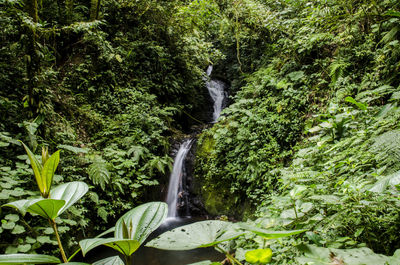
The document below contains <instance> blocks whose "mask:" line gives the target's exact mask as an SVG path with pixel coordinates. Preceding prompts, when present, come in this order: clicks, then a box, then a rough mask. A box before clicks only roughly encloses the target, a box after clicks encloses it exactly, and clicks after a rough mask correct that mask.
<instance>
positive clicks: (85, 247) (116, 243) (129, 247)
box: [79, 238, 140, 256]
mask: <svg viewBox="0 0 400 265" xmlns="http://www.w3.org/2000/svg"><path fill="white" fill-rule="evenodd" d="M79 245H80V246H81V249H82V253H83V255H84V256H85V255H86V254H87V253H88V252H89V251H90V250H92V249H94V248H96V247H98V246H100V245H105V246H108V247H111V248H113V249H115V250H117V251H119V252H120V253H122V254H124V255H125V256H130V255H132V254H133V252H135V251H136V250H137V249H138V248H139V246H140V243H139V242H138V241H136V240H130V239H121V238H90V239H84V240H82V241H80V242H79Z"/></svg>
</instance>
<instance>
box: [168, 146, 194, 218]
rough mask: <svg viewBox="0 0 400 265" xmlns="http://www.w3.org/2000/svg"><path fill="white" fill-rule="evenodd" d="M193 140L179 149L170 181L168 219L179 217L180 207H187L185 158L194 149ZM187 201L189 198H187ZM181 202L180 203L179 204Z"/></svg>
mask: <svg viewBox="0 0 400 265" xmlns="http://www.w3.org/2000/svg"><path fill="white" fill-rule="evenodd" d="M192 143H193V139H188V140H185V141H184V142H183V143H182V144H181V145H180V147H179V150H178V153H177V154H176V157H175V160H174V166H173V169H172V173H171V176H170V179H169V185H168V194H167V204H168V217H177V216H178V215H177V212H178V209H177V208H178V207H179V206H180V205H182V206H185V205H186V206H187V201H186V202H185V201H184V198H186V196H184V195H185V194H184V192H185V190H184V189H183V185H182V180H183V177H184V176H185V175H186V172H185V164H184V162H185V158H186V156H187V154H188V153H189V151H190V148H191V147H192ZM186 199H187V198H186ZM178 202H179V203H178ZM186 214H187V216H189V213H188V210H186Z"/></svg>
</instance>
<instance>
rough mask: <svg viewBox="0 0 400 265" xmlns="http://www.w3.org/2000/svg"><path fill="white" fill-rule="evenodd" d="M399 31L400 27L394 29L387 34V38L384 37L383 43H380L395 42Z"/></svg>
mask: <svg viewBox="0 0 400 265" xmlns="http://www.w3.org/2000/svg"><path fill="white" fill-rule="evenodd" d="M399 30H400V27H399V26H395V27H393V28H392V29H391V30H390V31H389V32H387V33H386V34H385V36H383V38H382V39H381V41H380V42H379V43H388V42H390V41H392V40H394V38H395V37H396V35H397V33H398V32H399Z"/></svg>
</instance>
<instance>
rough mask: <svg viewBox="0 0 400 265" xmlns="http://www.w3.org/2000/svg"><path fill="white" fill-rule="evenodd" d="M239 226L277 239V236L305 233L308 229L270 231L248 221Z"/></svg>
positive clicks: (265, 236)
mask: <svg viewBox="0 0 400 265" xmlns="http://www.w3.org/2000/svg"><path fill="white" fill-rule="evenodd" d="M238 226H239V227H240V228H242V229H244V230H247V231H250V232H253V233H254V234H256V235H258V236H261V237H264V238H267V239H275V238H281V237H288V236H292V235H297V234H300V233H303V232H305V231H307V230H306V229H304V230H291V231H270V230H266V229H262V228H258V227H254V226H251V225H249V224H246V223H239V224H238Z"/></svg>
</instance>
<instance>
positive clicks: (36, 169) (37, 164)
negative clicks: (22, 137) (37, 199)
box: [21, 142, 45, 194]
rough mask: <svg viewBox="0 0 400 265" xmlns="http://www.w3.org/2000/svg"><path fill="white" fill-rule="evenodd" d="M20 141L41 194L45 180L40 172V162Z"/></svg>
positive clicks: (41, 168) (43, 190) (43, 191)
mask: <svg viewBox="0 0 400 265" xmlns="http://www.w3.org/2000/svg"><path fill="white" fill-rule="evenodd" d="M21 143H22V145H23V146H24V148H25V151H26V153H27V154H28V157H29V161H30V162H31V167H32V169H33V173H34V174H35V178H36V183H37V185H38V187H39V191H40V193H41V194H45V181H44V180H43V178H42V175H41V172H42V170H43V167H42V164H41V163H40V162H39V161H38V160H37V159H36V157H35V155H34V154H33V153H32V151H31V150H30V149H29V147H28V146H26V145H25V144H24V143H23V142H21Z"/></svg>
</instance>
